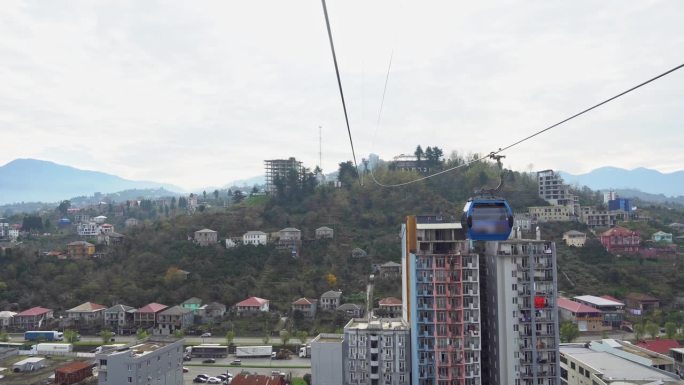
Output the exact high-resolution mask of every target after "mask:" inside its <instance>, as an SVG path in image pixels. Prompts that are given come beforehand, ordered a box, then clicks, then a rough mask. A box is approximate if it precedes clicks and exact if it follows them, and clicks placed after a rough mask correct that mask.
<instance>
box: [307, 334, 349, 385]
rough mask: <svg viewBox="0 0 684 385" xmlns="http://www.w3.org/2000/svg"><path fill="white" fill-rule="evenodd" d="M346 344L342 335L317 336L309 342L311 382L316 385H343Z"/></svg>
mask: <svg viewBox="0 0 684 385" xmlns="http://www.w3.org/2000/svg"><path fill="white" fill-rule="evenodd" d="M345 351H346V343H345V341H344V336H343V335H342V334H325V333H323V334H319V335H318V336H316V338H314V339H313V341H311V381H312V384H316V385H344V383H345V382H344V364H345V360H344V356H345V354H344V353H345Z"/></svg>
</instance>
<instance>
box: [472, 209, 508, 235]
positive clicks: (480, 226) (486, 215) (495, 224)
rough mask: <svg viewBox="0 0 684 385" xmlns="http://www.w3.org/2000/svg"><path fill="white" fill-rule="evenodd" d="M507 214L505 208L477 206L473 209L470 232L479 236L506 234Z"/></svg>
mask: <svg viewBox="0 0 684 385" xmlns="http://www.w3.org/2000/svg"><path fill="white" fill-rule="evenodd" d="M507 214H508V212H507V210H506V207H505V206H503V205H501V206H498V207H496V206H495V207H492V206H484V207H482V206H479V205H475V207H473V214H472V218H473V222H472V223H473V226H472V231H474V232H477V233H479V234H499V233H508V232H509V231H510V228H509V226H508V215H507Z"/></svg>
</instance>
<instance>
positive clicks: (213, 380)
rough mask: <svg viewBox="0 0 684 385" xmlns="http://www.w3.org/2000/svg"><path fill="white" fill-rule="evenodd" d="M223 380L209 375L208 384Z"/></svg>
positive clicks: (218, 382)
mask: <svg viewBox="0 0 684 385" xmlns="http://www.w3.org/2000/svg"><path fill="white" fill-rule="evenodd" d="M221 382H223V381H221V380H219V379H218V378H216V377H209V378H208V379H207V384H220V383H221Z"/></svg>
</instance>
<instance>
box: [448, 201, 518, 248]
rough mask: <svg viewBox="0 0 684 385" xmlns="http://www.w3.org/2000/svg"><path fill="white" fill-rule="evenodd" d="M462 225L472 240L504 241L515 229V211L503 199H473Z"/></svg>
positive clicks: (467, 206) (469, 203)
mask: <svg viewBox="0 0 684 385" xmlns="http://www.w3.org/2000/svg"><path fill="white" fill-rule="evenodd" d="M461 224H462V226H463V229H464V230H465V231H466V233H467V238H468V239H470V240H473V241H504V240H506V239H508V236H509V235H510V234H511V230H512V229H513V210H511V206H509V205H508V202H506V200H505V199H502V198H471V199H469V200H468V202H467V203H466V205H465V207H464V208H463V217H462V219H461Z"/></svg>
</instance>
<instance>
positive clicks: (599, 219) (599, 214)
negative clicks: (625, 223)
mask: <svg viewBox="0 0 684 385" xmlns="http://www.w3.org/2000/svg"><path fill="white" fill-rule="evenodd" d="M625 215H626V214H625V213H624V212H622V211H609V210H603V209H599V208H596V207H593V206H582V207H581V209H580V222H582V223H584V224H585V225H587V226H589V227H590V228H592V229H593V228H597V227H612V226H615V225H616V224H617V222H618V220H620V219H624V218H625Z"/></svg>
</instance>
